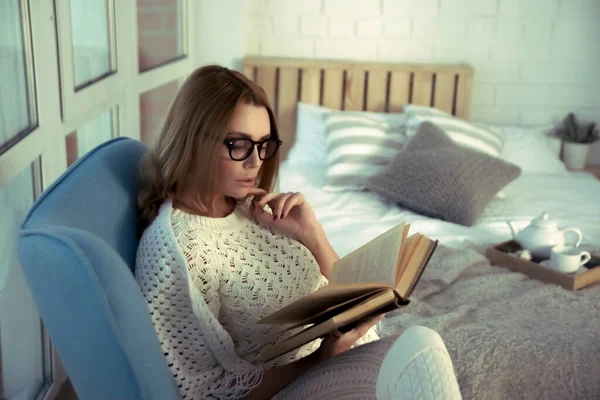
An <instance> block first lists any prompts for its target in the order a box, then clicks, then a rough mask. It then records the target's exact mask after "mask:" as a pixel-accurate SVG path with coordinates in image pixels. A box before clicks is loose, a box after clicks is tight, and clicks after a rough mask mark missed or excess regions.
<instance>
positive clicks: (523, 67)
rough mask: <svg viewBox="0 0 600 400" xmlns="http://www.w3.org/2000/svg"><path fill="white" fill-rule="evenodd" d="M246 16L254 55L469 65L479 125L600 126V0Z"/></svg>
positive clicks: (368, 3)
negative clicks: (575, 118) (570, 122)
mask: <svg viewBox="0 0 600 400" xmlns="http://www.w3.org/2000/svg"><path fill="white" fill-rule="evenodd" d="M245 12H246V20H245V25H246V26H245V30H244V32H245V35H246V37H245V38H244V40H245V43H246V44H245V52H246V54H247V55H265V56H285V57H302V58H312V57H316V58H339V59H350V60H368V61H377V60H381V61H392V62H403V61H411V62H424V63H427V62H444V63H453V62H467V63H470V64H471V65H473V66H474V67H475V84H474V87H473V98H472V104H471V118H472V119H473V120H475V121H481V122H487V123H496V124H523V125H532V124H546V123H554V122H557V121H559V120H560V119H561V118H562V117H564V115H565V114H566V113H567V112H569V111H575V112H576V113H577V114H578V115H580V116H581V117H582V118H584V119H594V120H596V121H598V122H599V123H600V0H419V1H416V0H304V1H297V0H245ZM591 159H592V161H594V162H597V163H600V145H596V146H595V149H594V150H593V153H592V157H591Z"/></svg>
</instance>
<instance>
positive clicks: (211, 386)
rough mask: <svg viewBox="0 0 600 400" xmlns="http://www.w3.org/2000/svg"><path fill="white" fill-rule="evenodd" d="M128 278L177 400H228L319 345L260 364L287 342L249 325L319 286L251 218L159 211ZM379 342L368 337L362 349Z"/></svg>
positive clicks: (289, 242)
mask: <svg viewBox="0 0 600 400" xmlns="http://www.w3.org/2000/svg"><path fill="white" fill-rule="evenodd" d="M136 279H137V281H138V284H139V286H140V288H141V290H142V293H143V295H144V297H145V299H146V301H147V303H148V308H149V311H150V315H151V317H152V321H153V323H154V326H155V328H156V331H157V334H158V337H159V339H160V342H161V345H162V348H163V351H164V353H165V357H166V359H167V361H168V364H169V367H170V368H171V371H172V372H173V376H174V378H175V380H176V383H177V385H178V387H179V393H180V395H181V397H182V399H217V398H218V399H234V398H239V397H242V396H244V395H245V394H247V393H248V392H249V391H250V390H251V389H252V388H254V387H256V386H257V385H258V384H259V383H260V382H261V379H262V374H263V370H264V369H271V368H274V367H277V366H280V365H283V364H286V363H289V362H291V361H293V360H296V359H298V358H301V357H304V356H306V355H308V354H310V353H312V352H313V351H314V350H316V349H317V348H318V346H319V344H320V340H315V341H313V342H311V343H308V344H306V345H304V346H302V347H300V348H299V349H297V350H295V351H293V352H290V353H288V354H285V355H282V356H281V357H278V358H276V359H274V360H271V361H269V362H268V363H266V364H263V363H262V362H261V361H260V350H261V348H262V347H263V346H268V345H271V344H273V343H275V342H277V341H279V340H282V339H284V338H287V337H289V336H291V335H292V334H294V333H296V332H297V331H298V329H300V328H298V329H294V330H289V331H287V332H283V331H284V330H285V329H286V328H287V326H279V325H257V324H256V321H257V320H259V319H261V318H263V317H266V316H267V315H269V314H271V313H273V312H274V311H276V310H279V309H280V308H282V307H284V306H286V305H287V304H289V303H291V302H292V301H294V300H297V299H298V298H300V297H302V296H305V295H307V294H309V293H311V292H313V291H315V290H317V289H318V288H320V287H322V286H324V285H326V284H327V280H326V279H325V278H324V277H323V276H322V275H321V273H320V269H319V266H318V264H317V262H316V260H315V258H314V256H313V255H312V254H311V252H310V251H309V250H308V249H307V248H306V247H305V246H303V245H302V244H301V243H300V242H298V241H296V240H293V239H290V238H288V237H285V236H282V235H279V234H276V233H274V232H273V231H272V230H270V229H268V228H267V227H265V226H262V225H260V224H259V223H258V222H257V221H256V220H255V219H254V218H253V217H252V216H251V211H250V203H249V202H245V203H243V204H240V205H238V206H237V207H236V209H235V210H234V212H233V213H231V214H230V215H228V216H227V217H225V218H209V217H201V216H197V215H191V214H187V213H184V212H182V211H180V210H177V209H173V207H172V204H171V203H170V202H165V203H164V204H163V205H162V206H161V209H160V212H159V215H158V217H157V218H156V219H155V220H154V221H153V223H152V224H151V225H150V226H149V227H148V228H147V229H146V230H145V232H144V234H143V236H142V238H141V241H140V245H139V248H138V254H137V262H136ZM375 339H378V336H377V335H376V334H375V332H374V331H372V332H370V333H369V335H367V336H366V337H365V338H364V339H363V340H362V341H361V343H365V342H368V341H371V340H375Z"/></svg>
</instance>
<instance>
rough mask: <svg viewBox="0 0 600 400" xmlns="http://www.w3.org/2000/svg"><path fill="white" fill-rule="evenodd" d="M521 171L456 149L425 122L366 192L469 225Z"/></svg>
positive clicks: (371, 179)
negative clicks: (369, 191)
mask: <svg viewBox="0 0 600 400" xmlns="http://www.w3.org/2000/svg"><path fill="white" fill-rule="evenodd" d="M520 174H521V169H520V168H519V167H517V166H516V165H513V164H510V163H508V162H506V161H504V160H502V159H500V158H497V157H493V156H490V155H488V154H484V153H481V152H479V151H476V150H472V149H470V148H467V147H463V146H459V145H456V144H455V143H454V142H453V141H452V139H451V138H450V137H449V136H448V135H447V134H446V133H445V132H444V131H442V130H441V129H440V128H439V127H437V126H436V125H434V124H432V123H431V122H423V123H422V124H421V126H420V127H419V130H418V132H417V134H416V135H415V136H414V138H413V139H412V140H411V141H410V142H409V143H408V144H407V145H406V147H405V149H404V150H403V151H401V152H400V153H398V155H397V156H396V158H395V159H394V160H393V161H391V162H390V163H389V164H388V165H387V167H386V168H385V169H384V170H383V171H382V172H380V173H379V174H377V175H375V176H373V177H371V178H370V179H368V180H367V182H366V184H365V186H366V188H367V189H369V190H371V191H373V192H376V193H379V194H380V195H382V196H384V197H387V198H389V199H392V200H394V201H396V202H397V203H399V205H401V206H403V207H406V208H408V209H411V210H413V211H415V212H418V213H420V214H423V215H427V216H430V217H434V218H438V219H441V220H444V221H449V222H454V223H457V224H461V225H466V226H471V225H473V224H474V223H475V220H476V219H477V217H478V216H479V214H480V213H481V211H483V209H484V208H485V206H487V204H488V203H489V202H490V201H491V200H492V199H493V198H494V196H495V195H496V193H498V192H499V191H500V190H501V189H502V188H503V187H504V186H506V185H507V184H508V183H510V182H511V181H513V180H514V179H516V178H517V177H518V176H519V175H520Z"/></svg>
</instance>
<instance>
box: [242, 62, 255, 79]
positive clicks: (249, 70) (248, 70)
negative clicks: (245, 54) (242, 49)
mask: <svg viewBox="0 0 600 400" xmlns="http://www.w3.org/2000/svg"><path fill="white" fill-rule="evenodd" d="M244 75H246V77H247V78H248V79H250V80H251V81H253V80H254V65H250V64H245V65H244Z"/></svg>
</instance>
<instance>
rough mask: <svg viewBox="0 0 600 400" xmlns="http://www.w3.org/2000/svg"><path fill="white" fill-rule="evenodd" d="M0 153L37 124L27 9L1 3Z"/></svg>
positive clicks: (8, 0) (16, 1)
mask: <svg viewBox="0 0 600 400" xmlns="http://www.w3.org/2000/svg"><path fill="white" fill-rule="evenodd" d="M0 11H1V12H0V27H2V29H1V30H0V71H2V74H0V87H1V88H2V96H0V154H2V153H3V152H5V151H6V150H7V149H8V148H9V147H10V146H12V145H13V144H14V143H16V142H18V141H19V140H20V139H22V138H23V136H25V135H26V134H27V133H29V132H30V131H31V129H32V128H33V127H34V126H35V125H36V124H37V110H36V107H35V105H36V99H35V87H34V83H33V69H32V65H33V64H32V63H33V59H32V53H31V41H30V40H29V20H28V19H22V18H21V15H25V16H26V15H27V8H25V9H23V8H22V3H21V2H20V1H19V0H5V1H4V2H3V4H2V8H1V9H0Z"/></svg>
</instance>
